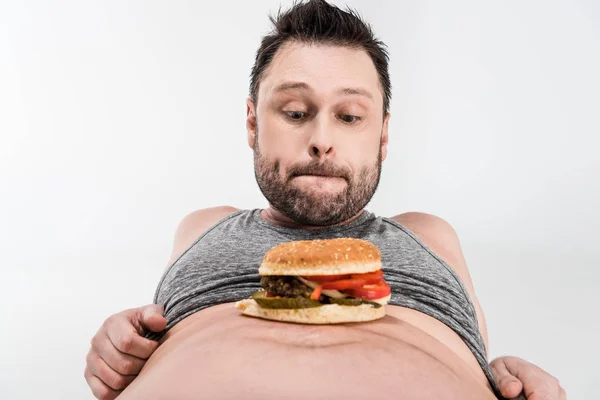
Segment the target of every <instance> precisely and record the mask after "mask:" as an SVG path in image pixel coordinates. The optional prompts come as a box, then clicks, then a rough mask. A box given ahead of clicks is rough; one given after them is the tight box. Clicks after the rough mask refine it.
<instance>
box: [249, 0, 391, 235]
mask: <svg viewBox="0 0 600 400" xmlns="http://www.w3.org/2000/svg"><path fill="white" fill-rule="evenodd" d="M271 20H272V22H273V24H274V30H273V32H272V33H271V34H269V35H268V36H266V37H265V38H263V41H262V43H261V46H260V48H259V50H258V52H257V55H256V62H255V65H254V67H253V69H252V79H251V86H250V98H249V99H248V104H247V105H248V109H247V111H248V115H247V128H248V143H249V145H250V147H251V148H253V149H254V165H255V174H256V179H257V182H258V185H259V187H260V189H261V191H262V192H263V194H264V195H265V197H266V198H267V200H268V201H269V203H270V204H271V205H272V206H273V207H274V208H275V209H277V210H278V211H280V212H282V213H283V214H284V215H286V216H287V217H289V218H291V219H293V220H295V221H296V222H299V223H301V224H307V225H332V224H337V223H340V222H343V221H345V220H347V219H349V218H351V217H353V216H354V215H356V214H357V213H358V212H359V211H361V210H362V209H363V208H364V207H365V206H366V205H367V203H368V202H369V201H370V200H371V197H372V196H373V194H374V193H375V190H376V188H377V185H378V183H379V176H380V172H381V163H382V161H383V160H384V159H385V157H386V153H387V141H388V132H387V130H388V121H389V113H388V108H389V100H390V91H391V85H390V80H389V75H388V56H387V52H386V51H385V48H384V45H383V43H381V42H380V41H378V40H377V39H376V38H375V37H374V36H373V33H372V31H371V29H370V27H369V26H368V25H367V24H365V23H364V22H363V21H362V20H361V19H360V18H359V17H358V16H357V14H356V13H354V12H352V11H347V12H346V11H342V10H340V9H339V8H337V7H335V6H332V5H329V4H328V3H327V2H325V1H324V0H311V1H308V2H306V3H304V2H302V3H297V4H295V5H294V6H293V7H292V8H291V9H290V10H288V11H286V12H284V13H281V12H280V13H279V14H278V16H277V17H276V18H271Z"/></svg>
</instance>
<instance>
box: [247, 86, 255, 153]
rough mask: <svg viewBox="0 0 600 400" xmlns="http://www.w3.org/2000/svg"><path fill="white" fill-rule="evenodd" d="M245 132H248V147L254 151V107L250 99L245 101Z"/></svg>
mask: <svg viewBox="0 0 600 400" xmlns="http://www.w3.org/2000/svg"><path fill="white" fill-rule="evenodd" d="M246 130H247V131H248V146H250V148H251V149H254V143H255V142H256V106H255V104H254V102H253V101H252V99H251V98H248V99H247V100H246Z"/></svg>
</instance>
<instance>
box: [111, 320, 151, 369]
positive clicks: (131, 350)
mask: <svg viewBox="0 0 600 400" xmlns="http://www.w3.org/2000/svg"><path fill="white" fill-rule="evenodd" d="M106 334H107V336H108V338H109V339H110V341H111V343H112V344H113V346H115V347H116V348H117V350H119V351H120V352H121V353H125V354H130V355H132V356H135V357H137V358H141V359H144V360H145V359H147V358H148V357H150V355H151V354H152V353H154V350H156V348H157V347H158V342H156V341H154V340H150V339H146V338H145V337H142V336H140V334H139V333H138V332H137V331H136V329H135V327H133V326H132V325H131V321H130V320H129V319H128V318H127V317H125V316H122V317H121V318H118V319H114V320H111V321H110V322H109V321H108V320H107V326H106Z"/></svg>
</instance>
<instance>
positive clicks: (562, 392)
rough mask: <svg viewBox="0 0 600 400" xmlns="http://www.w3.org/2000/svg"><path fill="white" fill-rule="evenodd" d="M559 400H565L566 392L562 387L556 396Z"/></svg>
mask: <svg viewBox="0 0 600 400" xmlns="http://www.w3.org/2000/svg"><path fill="white" fill-rule="evenodd" d="M558 398H559V399H560V400H567V392H566V391H565V389H563V388H562V387H561V388H560V395H559V396H558Z"/></svg>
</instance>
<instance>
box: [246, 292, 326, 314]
mask: <svg viewBox="0 0 600 400" xmlns="http://www.w3.org/2000/svg"><path fill="white" fill-rule="evenodd" d="M250 298H251V299H254V301H256V302H257V303H258V305H259V306H261V307H263V308H277V309H297V308H310V307H320V306H322V305H323V304H321V303H319V302H318V301H316V300H311V299H308V298H305V297H279V296H278V297H266V292H265V291H264V290H259V291H258V292H256V293H254V294H253V295H252V296H250Z"/></svg>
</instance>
